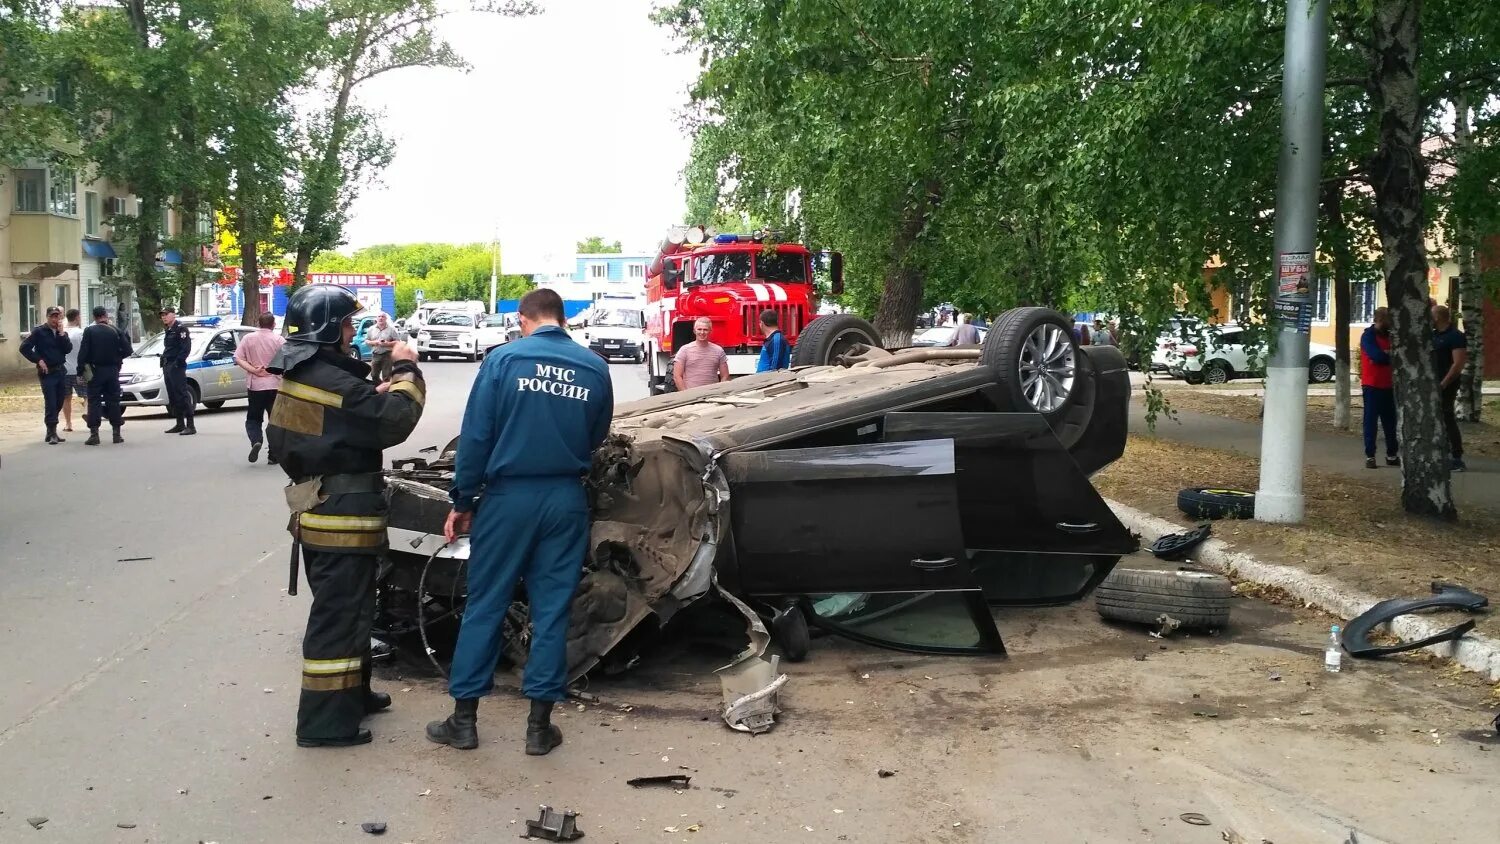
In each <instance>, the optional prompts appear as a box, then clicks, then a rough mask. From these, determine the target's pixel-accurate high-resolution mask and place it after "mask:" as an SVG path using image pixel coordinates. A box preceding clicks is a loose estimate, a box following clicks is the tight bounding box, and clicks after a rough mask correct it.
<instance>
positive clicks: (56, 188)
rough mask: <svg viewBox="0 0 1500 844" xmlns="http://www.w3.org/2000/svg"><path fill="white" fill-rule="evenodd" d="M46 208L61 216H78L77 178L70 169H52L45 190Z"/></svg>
mask: <svg viewBox="0 0 1500 844" xmlns="http://www.w3.org/2000/svg"><path fill="white" fill-rule="evenodd" d="M47 209H48V210H49V211H51V212H52V213H53V214H57V215H59V216H62V217H77V216H78V178H77V176H75V175H74V174H73V171H72V170H64V169H59V170H53V171H52V178H51V179H50V180H49V184H48V191H47Z"/></svg>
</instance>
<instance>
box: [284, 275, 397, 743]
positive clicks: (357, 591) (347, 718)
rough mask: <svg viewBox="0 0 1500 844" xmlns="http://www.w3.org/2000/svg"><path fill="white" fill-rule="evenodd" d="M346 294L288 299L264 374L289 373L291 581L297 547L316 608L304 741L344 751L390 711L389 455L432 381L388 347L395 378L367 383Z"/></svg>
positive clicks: (309, 292)
mask: <svg viewBox="0 0 1500 844" xmlns="http://www.w3.org/2000/svg"><path fill="white" fill-rule="evenodd" d="M360 308H361V305H360V303H359V299H357V298H356V297H355V295H354V294H353V293H352V292H350V291H349V289H348V288H345V287H339V286H337V285H332V284H310V285H307V286H306V287H303V288H302V289H300V290H298V291H297V292H296V293H294V294H293V295H292V299H291V301H290V302H288V303H287V312H286V334H287V342H286V343H285V345H283V346H282V347H281V349H280V350H279V351H278V352H277V353H276V355H275V357H273V358H272V359H271V363H270V364H269V365H268V366H267V367H266V369H267V370H268V371H270V372H273V373H276V374H279V375H281V376H282V379H281V387H280V389H279V390H278V393H277V396H276V402H275V404H274V405H272V407H271V422H270V425H269V426H268V427H267V438H268V439H269V440H270V446H271V453H272V454H275V455H277V456H278V457H279V458H280V460H281V467H282V469H284V470H285V471H286V473H287V476H288V477H289V478H290V479H291V483H290V484H289V485H288V486H287V488H286V498H287V505H288V507H289V508H290V509H291V511H292V523H291V525H290V529H291V531H292V534H293V537H294V538H293V542H294V545H293V552H292V553H293V557H292V561H293V562H292V564H293V570H292V576H293V583H294V584H295V578H296V554H297V548H298V546H299V545H300V547H301V549H302V552H303V555H304V563H305V570H306V572H307V582H308V585H309V586H311V587H312V593H313V601H312V608H311V610H309V612H308V616H307V633H306V635H305V636H303V639H302V657H303V659H302V695H301V700H300V702H299V705H298V708H297V744H298V745H299V746H301V747H325V746H327V747H347V746H350V745H355V744H364V743H366V742H368V741H370V731H369V730H367V729H365V728H363V727H361V726H360V721H361V720H362V719H363V718H364V717H365V715H367V714H369V713H371V712H377V711H379V710H382V709H385V708H386V707H388V706H390V705H391V698H390V696H389V695H386V694H383V693H380V692H374V691H371V689H370V626H371V624H373V623H374V620H375V571H376V566H377V564H378V562H379V559H380V554H381V553H382V552H384V551H385V549H386V533H385V500H384V496H383V495H382V491H383V490H384V488H385V483H384V480H383V478H382V476H381V474H380V467H381V452H382V450H383V449H386V448H389V447H390V446H393V445H398V444H400V443H401V442H404V441H405V440H406V438H407V437H408V436H409V435H410V434H411V432H412V429H413V428H415V427H416V426H417V420H419V419H420V418H421V417H422V405H423V402H424V401H425V399H426V390H427V388H426V384H425V383H424V382H423V380H422V372H421V370H419V369H418V368H417V364H416V357H417V356H416V353H415V352H414V351H412V349H411V348H410V347H409V346H407V345H406V344H405V343H401V344H398V345H397V346H396V347H395V348H394V349H392V350H391V357H392V359H393V361H394V364H393V366H392V374H391V380H390V381H389V382H388V383H386V384H382V385H380V386H379V387H378V388H377V387H376V385H374V384H371V383H370V382H369V377H370V367H369V366H368V365H366V364H364V363H361V362H360V361H359V360H357V359H355V358H353V357H350V354H349V342H350V340H351V339H352V338H353V337H354V324H353V321H352V320H351V319H350V317H351V316H352V315H353V314H354V313H356V312H357V311H359V310H360Z"/></svg>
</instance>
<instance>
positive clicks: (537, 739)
mask: <svg viewBox="0 0 1500 844" xmlns="http://www.w3.org/2000/svg"><path fill="white" fill-rule="evenodd" d="M559 744H562V730H559V729H558V728H557V725H555V724H553V723H552V701H550V700H534V701H532V702H531V714H530V715H529V716H527V718H526V755H527V756H546V755H547V754H548V753H551V752H552V748H554V747H557V746H558V745H559Z"/></svg>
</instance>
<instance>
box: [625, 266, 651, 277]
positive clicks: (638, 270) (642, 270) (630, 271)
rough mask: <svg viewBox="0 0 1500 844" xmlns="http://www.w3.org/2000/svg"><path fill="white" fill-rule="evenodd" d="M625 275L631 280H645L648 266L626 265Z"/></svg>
mask: <svg viewBox="0 0 1500 844" xmlns="http://www.w3.org/2000/svg"><path fill="white" fill-rule="evenodd" d="M625 275H626V276H627V277H629V278H645V277H646V265H645V264H626V265H625Z"/></svg>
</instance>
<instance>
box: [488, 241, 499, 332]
mask: <svg viewBox="0 0 1500 844" xmlns="http://www.w3.org/2000/svg"><path fill="white" fill-rule="evenodd" d="M499 274H500V230H499V229H496V230H495V240H494V242H493V243H492V244H490V313H494V312H495V309H496V308H497V307H499V302H498V301H496V299H495V294H496V284H497V283H498V280H499Z"/></svg>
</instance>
